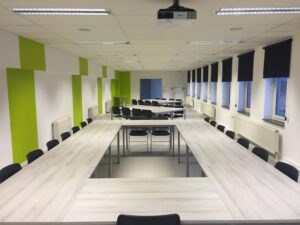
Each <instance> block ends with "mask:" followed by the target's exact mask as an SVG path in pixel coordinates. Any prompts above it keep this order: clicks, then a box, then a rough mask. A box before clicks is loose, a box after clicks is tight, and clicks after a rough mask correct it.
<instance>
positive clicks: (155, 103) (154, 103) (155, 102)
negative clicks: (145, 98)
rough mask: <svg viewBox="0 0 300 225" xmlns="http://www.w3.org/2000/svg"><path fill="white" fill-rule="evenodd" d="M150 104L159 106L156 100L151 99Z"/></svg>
mask: <svg viewBox="0 0 300 225" xmlns="http://www.w3.org/2000/svg"><path fill="white" fill-rule="evenodd" d="M152 106H160V104H159V103H158V101H152Z"/></svg>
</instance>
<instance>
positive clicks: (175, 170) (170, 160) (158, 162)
mask: <svg viewBox="0 0 300 225" xmlns="http://www.w3.org/2000/svg"><path fill="white" fill-rule="evenodd" d="M199 118H200V117H199V114H198V113H195V112H193V111H191V110H188V111H187V119H199ZM102 119H110V115H109V114H107V115H106V116H105V117H103V118H102ZM175 136H177V135H175ZM149 140H150V139H149ZM145 141H146V137H132V138H131V143H130V150H126V156H125V157H123V156H122V157H121V158H120V164H117V157H116V152H117V143H116V140H115V141H114V143H113V145H112V155H113V156H112V174H111V175H112V178H149V177H185V176H186V163H185V160H186V159H185V147H186V146H185V143H184V140H182V139H181V163H178V154H177V152H178V148H177V137H175V156H174V157H173V153H172V150H170V146H169V142H168V141H169V139H168V137H153V141H155V142H153V145H152V152H150V144H149V148H148V152H147V143H146V142H145ZM120 143H122V135H121V140H120ZM121 150H122V146H121ZM107 165H108V157H107V156H106V157H104V158H103V160H102V161H101V162H100V164H99V166H98V168H97V169H96V170H95V178H103V177H107V176H108V166H107ZM190 176H191V177H199V176H203V174H202V173H201V168H200V166H199V165H198V163H197V162H196V160H195V159H194V157H193V155H192V154H191V153H190Z"/></svg>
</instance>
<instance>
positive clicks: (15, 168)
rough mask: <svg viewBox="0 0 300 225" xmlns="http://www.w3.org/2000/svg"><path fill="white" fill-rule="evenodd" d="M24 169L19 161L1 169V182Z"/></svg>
mask: <svg viewBox="0 0 300 225" xmlns="http://www.w3.org/2000/svg"><path fill="white" fill-rule="evenodd" d="M21 169H22V166H21V165H20V164H19V163H14V164H10V165H8V166H6V167H3V168H2V169H1V170H0V184H1V183H2V182H4V181H6V180H7V179H8V178H10V177H11V176H13V175H14V174H16V173H17V172H19V171H20V170H21Z"/></svg>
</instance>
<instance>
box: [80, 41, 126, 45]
mask: <svg viewBox="0 0 300 225" xmlns="http://www.w3.org/2000/svg"><path fill="white" fill-rule="evenodd" d="M75 44H94V45H129V44H130V42H129V41H77V42H75Z"/></svg>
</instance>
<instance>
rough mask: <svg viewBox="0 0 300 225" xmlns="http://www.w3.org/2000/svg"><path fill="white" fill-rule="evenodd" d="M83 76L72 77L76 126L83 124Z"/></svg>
mask: <svg viewBox="0 0 300 225" xmlns="http://www.w3.org/2000/svg"><path fill="white" fill-rule="evenodd" d="M81 86H82V85H81V76H80V75H73V76H72V93H73V116H74V125H75V126H79V125H80V122H82V120H83V119H82V88H81Z"/></svg>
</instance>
